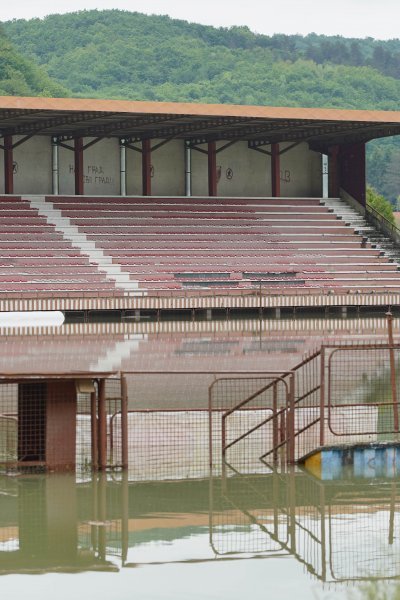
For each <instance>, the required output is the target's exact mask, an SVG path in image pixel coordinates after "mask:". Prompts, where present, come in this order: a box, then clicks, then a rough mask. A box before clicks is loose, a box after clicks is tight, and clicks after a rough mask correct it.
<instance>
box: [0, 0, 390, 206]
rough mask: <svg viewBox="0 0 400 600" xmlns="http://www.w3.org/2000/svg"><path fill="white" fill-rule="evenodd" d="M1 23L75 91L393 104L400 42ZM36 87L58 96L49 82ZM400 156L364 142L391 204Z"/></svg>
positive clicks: (75, 22)
mask: <svg viewBox="0 0 400 600" xmlns="http://www.w3.org/2000/svg"><path fill="white" fill-rule="evenodd" d="M3 26H4V30H5V32H6V34H7V36H8V37H9V39H10V40H11V42H12V43H13V44H14V46H15V48H16V49H17V51H18V52H20V53H21V54H22V55H23V56H24V57H25V59H24V60H25V61H28V60H29V61H34V62H35V63H36V64H39V65H40V68H41V70H40V73H41V74H42V76H44V74H43V73H44V71H45V72H46V73H48V75H49V76H50V77H51V78H52V79H53V80H54V81H57V82H58V84H59V85H61V86H63V88H66V89H68V90H69V92H68V93H69V94H70V95H72V96H84V97H97V98H124V99H138V100H161V101H162V100H166V101H168V100H169V101H188V102H196V101H199V102H217V103H238V104H265V105H277V106H309V107H313V106H325V107H334V108H336V107H340V108H366V109H382V110H385V109H389V110H390V109H393V110H397V109H398V108H399V98H400V40H389V41H378V40H373V39H372V38H366V39H363V40H359V39H346V38H342V37H340V36H336V37H327V36H322V35H317V34H310V35H308V36H300V35H294V36H287V35H274V36H266V35H258V34H254V33H252V32H251V31H250V30H249V29H248V28H247V27H231V28H229V29H227V28H214V27H209V26H203V25H197V24H194V23H187V22H185V21H178V20H174V19H171V18H169V17H167V16H154V15H153V16H146V15H143V14H139V13H134V12H126V11H120V10H106V11H96V10H93V11H82V12H78V13H70V14H66V15H52V16H49V17H46V18H45V19H32V20H29V21H26V20H15V21H11V22H7V23H4V24H3ZM21 60H22V59H21ZM29 64H30V63H29ZM38 72H39V69H38ZM0 75H1V72H0ZM14 80H15V83H14V85H11V83H9V85H8V87H7V86H6V87H4V91H5V92H6V93H14V94H21V95H22V94H26V91H24V90H25V87H24V86H23V85H21V84H20V81H21V80H20V76H19V75H18V76H16V77H15V78H14V77H11V79H10V81H14ZM49 81H50V78H49ZM0 84H1V82H0ZM54 85H56V84H54ZM39 87H40V86H39ZM42 90H45V93H46V91H47V93H48V95H54V93H53V92H54V90H53V89H51V90H50V88H48V87H46V86H45V85H42ZM30 93H32V92H30ZM37 93H43V92H42V91H37ZM59 95H64V94H63V93H62V92H61V93H60V94H59ZM398 159H400V141H397V139H396V138H393V139H387V140H383V141H377V142H373V143H371V144H370V147H369V152H368V180H369V181H370V183H371V184H372V185H373V186H374V187H375V188H376V189H378V190H379V191H380V192H383V193H385V194H386V195H387V196H388V197H389V198H390V199H391V200H392V201H394V200H395V199H396V198H397V196H398V195H399V192H400V190H399V188H398V184H397V182H396V175H395V173H394V166H395V165H396V161H398ZM390 165H391V166H390ZM390 170H391V172H390Z"/></svg>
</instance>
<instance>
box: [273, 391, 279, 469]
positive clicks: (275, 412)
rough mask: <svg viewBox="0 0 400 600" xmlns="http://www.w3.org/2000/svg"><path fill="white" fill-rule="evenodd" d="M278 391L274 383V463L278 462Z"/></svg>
mask: <svg viewBox="0 0 400 600" xmlns="http://www.w3.org/2000/svg"><path fill="white" fill-rule="evenodd" d="M277 412H278V390H277V386H276V382H274V385H273V388H272V414H273V417H272V448H273V450H272V458H273V461H274V462H277V460H278V444H279V441H278V416H277Z"/></svg>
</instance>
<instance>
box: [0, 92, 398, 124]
mask: <svg viewBox="0 0 400 600" xmlns="http://www.w3.org/2000/svg"><path fill="white" fill-rule="evenodd" d="M0 109H3V110H7V109H9V110H15V109H16V110H39V111H58V112H59V111H66V112H82V111H83V112H110V113H131V114H173V115H187V116H204V117H217V116H220V117H238V118H247V119H248V118H253V119H300V120H301V119H306V120H316V121H319V120H324V121H362V122H371V123H400V111H380V110H379V111H378V110H349V109H337V108H296V107H277V106H246V105H234V104H201V103H188V102H142V101H132V100H98V99H90V98H43V97H22V96H0Z"/></svg>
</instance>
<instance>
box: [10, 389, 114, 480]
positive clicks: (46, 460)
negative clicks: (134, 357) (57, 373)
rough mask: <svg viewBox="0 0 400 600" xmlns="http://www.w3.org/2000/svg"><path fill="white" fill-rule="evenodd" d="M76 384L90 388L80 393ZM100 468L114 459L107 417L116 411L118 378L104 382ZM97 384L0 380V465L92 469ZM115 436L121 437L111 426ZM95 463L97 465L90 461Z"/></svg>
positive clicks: (96, 428)
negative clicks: (104, 453) (103, 440)
mask: <svg viewBox="0 0 400 600" xmlns="http://www.w3.org/2000/svg"><path fill="white" fill-rule="evenodd" d="M80 385H83V387H84V388H85V387H86V388H88V389H89V391H80ZM104 387H105V393H104V404H105V438H106V440H105V447H106V456H105V467H106V468H112V467H114V466H115V463H114V462H113V450H112V434H111V429H110V427H111V425H110V421H111V416H112V415H114V414H115V412H116V411H118V410H121V384H120V379H119V378H116V379H109V380H105V386H104ZM97 388H98V384H96V383H94V382H92V381H89V382H87V381H85V382H84V384H82V382H79V381H76V380H74V379H67V380H62V379H60V380H59V379H49V380H46V379H38V380H28V381H26V380H23V381H19V382H12V383H11V382H10V381H9V380H7V379H5V380H4V381H3V382H0V469H2V470H3V471H4V470H5V471H9V470H20V469H24V470H25V471H26V470H29V469H33V470H36V471H37V470H48V471H76V472H77V473H78V475H79V476H84V475H85V474H87V473H90V472H91V471H92V470H93V469H94V468H97V466H98V465H97V453H98V448H97V446H98V437H99V436H98V429H99V418H98V406H97V405H98V401H99V397H98V396H99V394H98V389H97ZM114 434H115V435H119V437H121V434H120V432H118V431H117V430H116V429H115V428H114ZM94 462H96V464H94Z"/></svg>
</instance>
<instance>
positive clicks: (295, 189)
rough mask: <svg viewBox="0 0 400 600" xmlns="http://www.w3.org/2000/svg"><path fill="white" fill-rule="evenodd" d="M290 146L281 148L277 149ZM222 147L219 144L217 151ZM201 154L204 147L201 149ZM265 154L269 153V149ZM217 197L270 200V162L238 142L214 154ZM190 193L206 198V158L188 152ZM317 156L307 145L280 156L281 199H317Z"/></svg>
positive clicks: (319, 175) (319, 181)
mask: <svg viewBox="0 0 400 600" xmlns="http://www.w3.org/2000/svg"><path fill="white" fill-rule="evenodd" d="M290 145H291V144H289V143H288V144H281V149H283V150H284V149H285V148H287V147H289V146H290ZM222 146H224V143H222V142H221V143H219V144H218V145H217V148H221V147H222ZM201 148H203V149H204V150H205V149H206V148H207V146H205V145H204V146H201ZM265 150H270V148H269V146H266V147H265ZM217 173H218V195H219V196H270V195H271V159H270V157H269V156H268V155H266V154H262V153H260V152H256V151H255V150H250V149H249V148H248V147H247V142H238V143H236V144H233V145H232V146H229V147H228V148H227V149H226V150H223V151H221V152H219V153H218V154H217ZM192 191H193V195H194V196H202V195H207V194H208V186H207V156H206V155H205V154H203V153H200V152H197V151H196V150H192ZM321 195H322V171H321V155H320V154H319V153H317V152H312V151H311V150H309V148H308V145H307V144H305V143H304V144H299V145H298V146H296V147H294V148H292V149H291V150H288V152H286V153H284V154H282V156H281V196H299V197H301V196H317V197H319V196H321Z"/></svg>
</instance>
